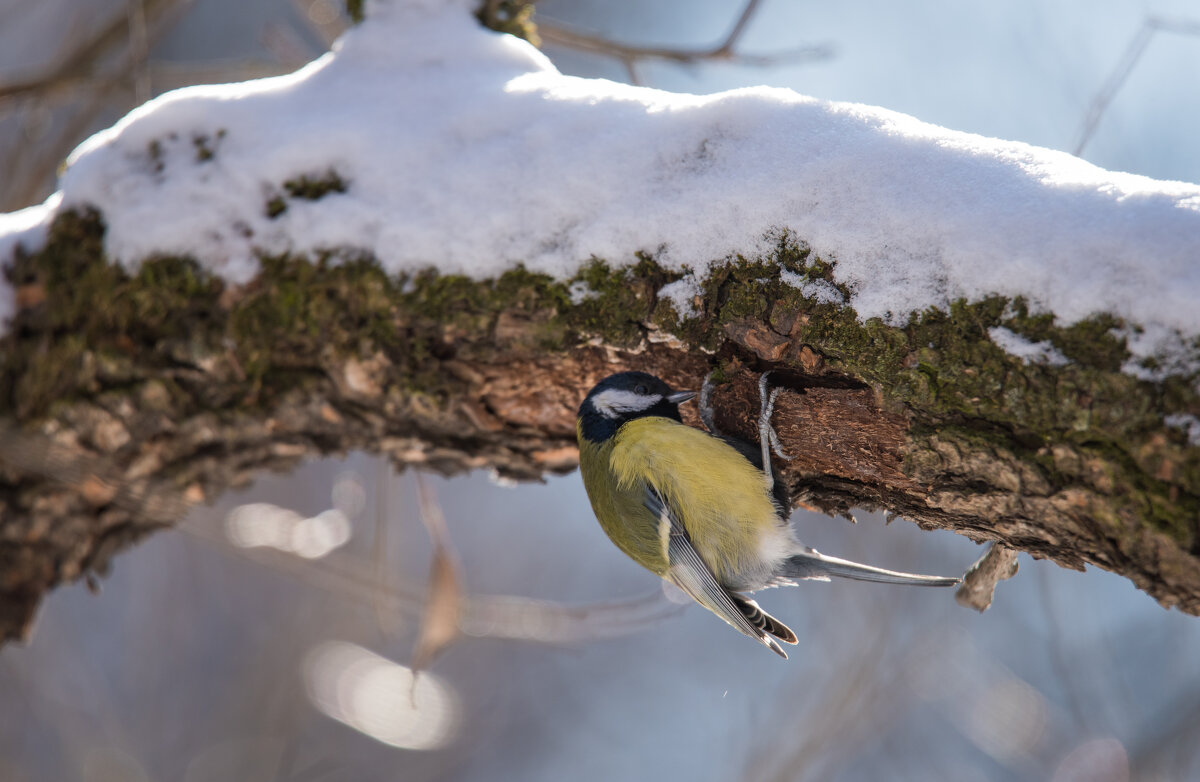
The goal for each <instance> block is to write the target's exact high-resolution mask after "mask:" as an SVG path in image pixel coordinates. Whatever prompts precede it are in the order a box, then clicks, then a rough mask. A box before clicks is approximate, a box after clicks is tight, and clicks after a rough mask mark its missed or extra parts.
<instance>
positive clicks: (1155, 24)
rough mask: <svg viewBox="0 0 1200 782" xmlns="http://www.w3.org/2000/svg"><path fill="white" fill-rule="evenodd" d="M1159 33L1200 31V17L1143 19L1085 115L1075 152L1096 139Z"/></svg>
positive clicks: (1152, 17)
mask: <svg viewBox="0 0 1200 782" xmlns="http://www.w3.org/2000/svg"><path fill="white" fill-rule="evenodd" d="M1158 33H1178V34H1180V35H1200V21H1195V20H1191V19H1164V18H1161V17H1157V16H1149V17H1146V18H1145V19H1144V20H1142V26H1141V27H1140V28H1138V31H1137V32H1136V33H1134V36H1133V39H1132V40H1130V42H1129V45H1128V46H1126V47H1125V52H1124V54H1122V55H1121V59H1120V60H1119V61H1118V62H1117V67H1116V68H1114V69H1113V72H1112V73H1111V74H1109V77H1108V79H1107V80H1105V82H1104V85H1103V86H1102V87H1101V88H1100V89H1099V90H1098V91H1097V92H1096V94H1095V96H1094V97H1093V98H1092V102H1091V104H1090V105H1089V106H1088V110H1087V114H1085V115H1084V118H1083V126H1082V127H1081V128H1080V130H1079V136H1078V139H1077V140H1076V142H1075V148H1074V150H1073V154H1075V155H1076V156H1078V155H1082V154H1083V149H1084V147H1086V146H1087V144H1088V142H1089V141H1091V140H1092V136H1093V135H1094V134H1095V133H1096V129H1097V128H1098V127H1099V126H1100V120H1101V119H1103V117H1104V114H1105V112H1107V111H1108V107H1109V106H1110V105H1111V104H1112V102H1113V99H1114V98H1116V96H1117V92H1118V91H1120V89H1121V87H1123V86H1124V85H1125V82H1126V81H1127V80H1128V79H1129V76H1130V75H1131V74H1132V73H1133V69H1134V68H1135V67H1137V65H1138V63H1139V62H1141V60H1142V56H1143V55H1145V54H1146V50H1147V49H1148V48H1149V47H1150V42H1151V41H1152V40H1153V39H1154V36H1155V35H1157V34H1158Z"/></svg>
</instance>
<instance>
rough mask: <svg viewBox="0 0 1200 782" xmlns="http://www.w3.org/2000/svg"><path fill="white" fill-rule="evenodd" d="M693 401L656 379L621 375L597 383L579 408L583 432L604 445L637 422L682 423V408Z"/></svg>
mask: <svg viewBox="0 0 1200 782" xmlns="http://www.w3.org/2000/svg"><path fill="white" fill-rule="evenodd" d="M691 398H692V393H691V392H680V391H675V390H673V389H672V388H671V387H670V386H669V385H667V384H666V383H664V382H663V381H662V380H660V379H659V378H657V377H655V376H654V375H649V374H647V373H645V372H618V373H617V374H615V375H609V376H608V377H606V378H604V379H603V380H601V381H600V382H599V383H597V384H596V387H595V388H593V389H592V390H591V391H589V392H588V395H587V397H585V398H584V400H583V404H582V405H580V406H579V423H580V431H581V432H582V433H583V436H584V437H585V438H586V439H588V440H591V441H592V442H594V443H600V442H604V441H605V440H607V439H608V438H610V437H612V436H613V435H614V434H616V433H617V430H618V429H620V428H621V425H622V424H624V423H626V422H628V421H632V420H634V419H635V418H645V417H646V416H662V417H663V418H670V419H672V420H674V421H679V422H681V423H682V421H683V419H682V418H681V417H680V415H679V404H680V402H685V401H687V400H688V399H691Z"/></svg>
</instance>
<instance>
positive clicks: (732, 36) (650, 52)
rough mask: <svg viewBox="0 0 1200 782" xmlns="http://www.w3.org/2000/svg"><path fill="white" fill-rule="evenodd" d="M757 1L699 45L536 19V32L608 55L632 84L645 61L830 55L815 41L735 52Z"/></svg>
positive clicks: (790, 59) (767, 60)
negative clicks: (629, 38) (627, 38)
mask: <svg viewBox="0 0 1200 782" xmlns="http://www.w3.org/2000/svg"><path fill="white" fill-rule="evenodd" d="M759 6H760V0H748V2H747V3H746V5H745V6H744V7H743V8H742V12H741V13H740V14H739V15H738V18H737V20H736V21H735V22H734V24H733V26H732V27H731V28H730V30H729V32H728V33H727V34H726V36H725V38H724V39H722V40H721V41H720V42H719V43H717V44H716V45H714V46H710V47H703V48H694V49H689V48H675V47H669V46H633V45H629V44H623V43H619V42H617V41H613V40H610V39H608V38H605V37H603V36H598V35H592V34H589V33H584V32H580V31H578V30H572V29H570V28H568V27H564V26H562V25H561V24H556V23H555V22H552V21H546V20H545V19H544V18H543V19H539V20H538V33H539V35H540V36H541V38H542V40H543V41H544V42H545V43H548V44H551V45H553V46H562V47H564V48H567V49H574V50H576V51H581V52H588V53H591V54H598V55H601V56H604V57H611V58H613V59H615V60H617V61H619V62H620V63H621V64H622V65H624V66H625V70H626V72H627V73H628V74H629V81H630V82H631V83H632V84H641V81H640V80H639V78H638V73H637V66H638V64H639V63H641V62H643V61H645V60H666V61H668V62H675V63H679V64H681V65H692V64H695V63H698V62H704V61H721V62H732V63H740V64H744V65H755V66H760V67H763V66H769V65H780V64H783V63H800V62H817V61H820V60H827V59H829V58H830V57H832V56H833V46H831V45H830V44H817V45H813V46H798V47H796V48H794V49H788V50H785V51H782V52H775V53H772V54H743V53H740V52H738V51H736V48H737V44H738V42H739V41H740V40H741V37H742V35H743V34H744V33H745V31H746V27H747V26H748V25H749V24H750V21H751V19H753V17H754V14H755V13H756V12H757V11H758V9H759Z"/></svg>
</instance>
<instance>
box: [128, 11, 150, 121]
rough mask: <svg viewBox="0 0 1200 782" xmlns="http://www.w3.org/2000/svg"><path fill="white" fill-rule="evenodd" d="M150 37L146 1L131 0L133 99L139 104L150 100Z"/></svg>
mask: <svg viewBox="0 0 1200 782" xmlns="http://www.w3.org/2000/svg"><path fill="white" fill-rule="evenodd" d="M149 57H150V42H149V35H148V34H147V32H146V4H145V2H144V0H129V60H130V63H131V64H132V68H131V75H132V76H133V97H134V100H135V101H137V102H138V103H145V102H146V101H148V100H150V98H151V96H152V95H153V93H152V92H151V87H150V69H149V67H148V66H147V62H146V61H147V59H148V58H149Z"/></svg>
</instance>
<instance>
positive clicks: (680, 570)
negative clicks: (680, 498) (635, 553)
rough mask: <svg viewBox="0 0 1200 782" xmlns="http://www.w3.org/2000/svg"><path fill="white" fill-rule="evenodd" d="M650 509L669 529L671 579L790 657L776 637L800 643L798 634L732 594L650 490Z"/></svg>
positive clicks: (647, 500)
mask: <svg viewBox="0 0 1200 782" xmlns="http://www.w3.org/2000/svg"><path fill="white" fill-rule="evenodd" d="M645 505H646V508H647V509H649V510H650V512H651V513H653V514H654V515H655V516H656V517H657V518H658V520H659V525H660V528H661V526H662V525H666V528H667V561H668V562H669V563H670V570H669V571H667V578H668V579H669V580H670V581H671V583H673V584H674V585H675V586H677V587H679V588H680V589H682V590H683V591H684V592H686V593H687V594H688V595H689V596H690V597H691V598H692V599H693V600H695V601H696V602H697V603H699V604H700V605H702V606H704V607H705V608H707V609H708V610H709V611H712V612H713V613H714V614H716V615H717V616H719V617H721V618H722V619H724V620H725V621H726V622H727V623H729V625H730V626H732V627H733V628H734V629H735V630H738V631H739V632H742V633H744V634H746V635H748V636H750V637H751V638H753V639H755V640H757V641H758V642H759V643H761V644H763V645H764V646H766V647H767V648H768V649H770V650H771V651H773V652H775V654H777V655H779V656H780V657H782V658H783V659H785V660H786V659H787V653H786V652H784V651H783V648H782V647H780V645H779V644H778V643H777V642H776V641H775V638H773V637H772V636H776V637H778V638H779V639H780V640H782V641H784V642H785V643H791V644H794V643H796V634H795V633H793V632H792V631H791V629H790V628H788V627H787V625H785V624H783V623H782V622H780V621H779V620H777V619H775V618H774V617H772V616H771V615H770V614H767V613H766V612H764V611H763V610H762V609H761V608H759V607H758V604H757V603H755V602H754V601H753V600H749V599H747V598H744V597H742V596H741V595H738V594H736V593H734V592H731V591H729V590H728V589H726V588H725V587H723V586H721V584H719V583H718V582H717V579H716V576H714V575H713V572H712V569H711V568H709V566H708V565H707V564H706V563H705V562H704V560H703V559H701V558H700V554H699V553H698V552H697V551H696V548H695V546H693V545H692V540H691V538H690V537H689V536H688V532H687V529H686V528H685V527H684V526H683V523H682V522H681V521H680V520H679V517H678V515H677V514H675V513H674V512H673V511H672V510H671V507H670V505H669V504H668V503H667V502H666V501H665V500H664V499H663V498H662V496H661V495H660V494H659V493H658V492H657V491H655V490H654V489H653V488H652V487H649V486H648V487H647V488H646V498H645Z"/></svg>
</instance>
